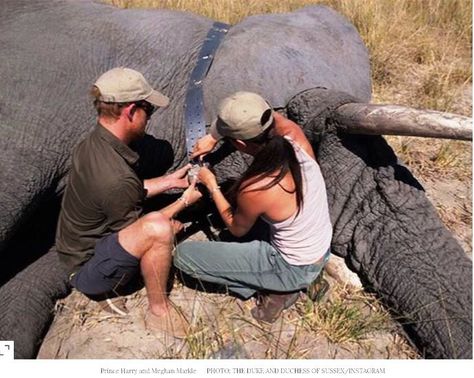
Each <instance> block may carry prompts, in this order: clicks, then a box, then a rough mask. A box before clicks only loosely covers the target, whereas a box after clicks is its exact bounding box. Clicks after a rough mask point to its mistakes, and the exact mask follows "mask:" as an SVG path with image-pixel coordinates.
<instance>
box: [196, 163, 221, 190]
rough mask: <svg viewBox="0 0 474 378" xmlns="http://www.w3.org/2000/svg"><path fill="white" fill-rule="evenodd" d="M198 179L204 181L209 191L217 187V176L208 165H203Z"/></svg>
mask: <svg viewBox="0 0 474 378" xmlns="http://www.w3.org/2000/svg"><path fill="white" fill-rule="evenodd" d="M198 180H199V182H201V183H203V184H204V185H205V186H206V188H207V189H208V190H209V191H212V189H213V188H215V187H217V180H216V176H215V175H214V173H212V172H211V170H210V169H209V168H207V167H201V169H200V170H199V172H198Z"/></svg>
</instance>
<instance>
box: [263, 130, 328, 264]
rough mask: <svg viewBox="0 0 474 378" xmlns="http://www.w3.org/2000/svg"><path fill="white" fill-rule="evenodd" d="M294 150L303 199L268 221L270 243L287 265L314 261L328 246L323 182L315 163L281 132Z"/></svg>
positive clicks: (326, 202) (326, 207)
mask: <svg viewBox="0 0 474 378" xmlns="http://www.w3.org/2000/svg"><path fill="white" fill-rule="evenodd" d="M285 138H286V139H287V140H288V141H289V142H290V143H291V145H292V146H293V149H294V150H295V154H296V158H297V159H298V161H299V163H300V167H301V176H302V180H303V203H302V206H301V209H300V212H299V213H298V211H297V212H296V213H295V214H293V215H292V216H291V217H289V218H288V219H286V220H284V221H282V222H271V221H269V220H268V219H266V218H265V217H262V218H263V219H264V220H265V221H266V222H267V223H268V224H269V225H270V232H271V240H270V243H271V244H272V246H273V247H274V248H276V249H277V250H278V251H279V252H280V253H281V254H282V257H283V258H284V259H285V260H286V261H287V262H288V263H289V264H291V265H309V264H313V263H314V262H316V261H318V260H319V259H320V258H321V257H322V256H323V255H324V253H325V252H326V251H327V250H328V249H329V246H330V244H331V239H332V225H331V220H330V218H329V209H328V200H327V195H326V186H325V184H324V179H323V176H322V174H321V169H320V168H319V165H318V163H317V162H316V161H315V160H314V159H313V158H312V157H311V156H309V155H308V154H307V153H306V151H304V150H303V149H302V148H301V147H299V146H298V145H297V144H296V143H295V142H294V141H293V140H292V139H291V138H289V137H287V136H285Z"/></svg>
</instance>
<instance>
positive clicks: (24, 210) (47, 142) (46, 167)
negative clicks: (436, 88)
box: [0, 0, 472, 358]
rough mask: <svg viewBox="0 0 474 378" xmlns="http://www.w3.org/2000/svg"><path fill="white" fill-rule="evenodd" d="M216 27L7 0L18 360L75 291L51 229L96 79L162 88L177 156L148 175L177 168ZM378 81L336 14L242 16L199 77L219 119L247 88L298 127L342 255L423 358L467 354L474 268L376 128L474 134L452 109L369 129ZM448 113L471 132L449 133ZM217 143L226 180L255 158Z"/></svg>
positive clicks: (10, 277) (73, 4)
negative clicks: (422, 122)
mask: <svg viewBox="0 0 474 378" xmlns="http://www.w3.org/2000/svg"><path fill="white" fill-rule="evenodd" d="M212 25H213V20H211V19H208V18H205V17H202V16H198V15H195V14H192V13H188V12H178V11H170V10H151V9H126V10H124V9H118V8H115V7H113V6H110V5H105V4H101V3H99V2H95V1H91V0H34V1H33V0H4V1H3V2H2V8H1V10H0V46H1V50H0V51H1V54H2V56H1V59H0V80H1V82H2V91H1V92H0V151H1V152H0V153H1V159H0V162H1V163H0V164H1V169H0V186H1V188H0V254H1V256H2V269H1V275H0V280H1V282H0V283H1V285H2V286H1V287H0V340H14V341H15V358H34V357H35V356H36V353H37V351H38V348H39V345H40V343H41V340H42V337H43V336H44V334H45V332H46V330H47V329H48V326H49V324H50V322H51V320H52V313H53V308H54V305H55V302H56V300H57V299H59V298H62V297H64V296H66V295H67V294H68V293H69V291H70V289H71V288H70V287H69V285H68V283H67V277H66V276H65V274H64V273H63V271H62V269H61V267H60V266H59V262H58V259H57V256H56V252H55V249H54V232H55V227H56V221H57V216H58V211H59V204H60V200H61V195H62V192H63V190H64V186H65V179H66V177H67V173H68V169H69V164H70V156H71V151H72V150H73V148H74V146H75V145H76V144H77V143H78V142H79V141H80V140H81V139H82V138H83V137H84V136H85V135H86V134H87V132H88V131H90V130H91V128H92V127H94V125H95V122H96V121H95V114H94V111H93V108H92V106H91V100H90V98H88V95H87V93H88V90H89V89H90V86H91V84H92V83H93V81H94V80H95V79H96V78H97V77H98V76H99V75H100V74H102V73H103V72H105V71H106V70H108V69H110V68H113V67H117V66H126V67H130V68H133V69H136V70H138V71H140V72H142V73H143V74H144V76H145V77H146V78H147V79H148V81H149V82H150V83H151V84H152V85H153V86H154V87H155V88H160V90H161V91H162V92H164V93H165V94H166V95H167V96H168V97H169V98H170V99H171V104H170V106H169V107H167V108H163V109H159V110H158V111H157V113H155V115H154V116H153V117H152V119H151V120H150V123H149V128H148V130H147V131H148V133H149V134H150V136H151V137H152V138H154V140H158V141H161V142H162V143H167V144H168V145H169V146H171V148H172V153H171V157H170V158H169V159H167V161H166V162H165V161H163V160H160V159H154V160H150V161H148V162H147V164H149V166H150V167H151V169H150V172H148V173H146V174H152V173H153V174H157V173H158V174H163V173H165V172H166V171H167V170H173V169H176V168H177V167H180V166H182V165H183V164H185V163H186V162H187V160H188V154H187V151H186V146H185V139H186V138H185V133H186V131H185V130H186V126H185V120H184V109H185V105H186V104H185V98H186V90H187V88H188V83H189V77H190V74H191V72H192V70H193V68H194V67H195V65H196V60H197V57H198V54H199V51H200V48H201V46H202V44H203V41H204V40H205V38H206V35H207V33H208V31H209V29H210V28H211V27H212ZM370 75H371V72H370V63H369V54H368V51H367V49H366V47H365V45H364V43H363V42H362V40H361V38H360V36H359V35H358V33H357V31H356V30H355V28H354V27H353V26H352V25H351V24H350V23H349V22H348V21H347V20H346V19H345V18H343V17H342V16H341V15H339V14H338V13H337V12H335V11H334V10H332V9H330V8H328V7H325V6H309V7H305V8H302V9H300V10H297V11H295V12H292V13H287V14H271V15H270V14H267V15H258V16H252V17H248V18H246V19H245V20H243V21H242V22H240V23H238V24H237V25H233V26H232V27H231V28H230V30H229V31H228V33H227V35H226V36H225V38H224V40H223V41H222V43H221V45H220V46H219V48H218V50H217V52H216V53H215V55H214V56H213V62H212V65H211V67H210V69H209V72H208V73H207V76H206V78H205V79H204V81H203V84H202V89H203V103H204V105H205V106H204V107H205V113H204V117H205V120H206V123H207V124H209V123H210V121H211V120H212V119H213V117H214V116H215V115H216V112H217V105H218V103H219V101H220V100H221V99H223V98H225V97H226V96H228V95H230V94H231V93H234V92H236V91H238V90H247V91H253V92H257V93H259V94H261V95H262V96H264V97H265V98H266V99H267V100H268V101H269V102H270V103H271V104H272V106H274V107H275V108H276V109H278V110H280V111H282V112H284V113H286V114H287V116H288V117H289V118H290V119H292V120H294V121H296V122H297V123H299V124H300V125H301V126H302V127H303V129H304V131H305V133H306V135H307V136H308V138H309V139H310V141H311V143H312V145H313V148H314V149H315V152H316V155H317V156H318V161H319V164H320V166H321V170H322V172H323V175H324V178H325V181H326V186H327V192H328V201H329V207H330V215H331V221H332V223H333V226H334V236H333V240H332V244H331V249H332V252H333V253H334V254H336V255H338V256H341V257H343V258H345V261H346V262H347V264H348V266H349V267H350V268H351V269H352V270H354V271H355V272H356V273H357V274H358V275H359V276H360V278H361V280H362V281H363V283H364V286H365V288H366V289H367V290H370V291H373V292H375V293H377V295H378V296H379V297H380V298H381V300H382V302H383V303H384V304H386V306H387V307H388V308H389V309H390V310H391V311H392V312H393V313H394V315H395V316H396V317H397V319H401V322H402V324H403V327H404V329H405V331H406V333H407V335H408V337H409V339H410V340H411V341H412V342H413V344H414V345H415V346H416V347H417V348H418V350H419V352H420V354H421V355H422V356H424V357H426V358H471V357H472V287H471V283H472V261H471V260H470V258H469V257H468V256H467V255H466V253H465V251H463V249H462V248H461V246H460V245H459V244H458V242H457V241H456V240H455V238H454V237H453V235H452V234H451V233H450V232H449V231H448V230H447V229H446V228H445V226H444V225H443V223H442V222H441V220H440V219H439V217H438V215H437V214H436V211H435V209H434V207H433V206H432V204H431V203H430V202H429V200H428V199H427V197H426V195H425V193H424V190H423V187H422V186H421V185H420V183H419V182H418V181H417V180H416V178H415V177H413V175H412V174H411V173H410V172H409V171H408V169H407V168H406V167H405V166H404V165H403V163H401V162H400V161H399V160H398V159H397V157H396V155H395V154H394V152H393V150H392V149H391V148H390V146H389V145H388V144H387V143H386V141H385V140H384V138H383V137H382V136H380V135H374V134H388V133H395V134H396V133H399V134H403V135H406V134H410V133H414V134H416V133H417V135H423V133H426V134H425V135H426V136H439V137H451V138H465V139H469V138H470V130H469V128H466V126H465V124H466V121H465V120H463V119H462V118H460V117H457V116H455V115H448V116H442V115H438V114H436V115H435V118H438V120H434V121H433V122H438V126H439V125H441V126H440V127H438V126H436V127H433V128H431V129H427V128H426V127H421V128H420V130H421V131H414V130H415V129H417V130H418V128H417V127H418V126H417V127H415V126H413V125H410V127H408V128H406V127H405V128H403V127H401V126H400V125H399V124H397V125H395V126H393V127H392V123H393V122H392V123H391V121H390V119H389V118H390V117H384V116H383V115H382V116H381V118H377V120H376V124H375V126H374V122H372V121H368V122H364V119H366V117H371V116H374V114H375V113H377V112H374V111H370V112H366V113H370V114H365V113H364V112H361V111H359V110H360V109H362V108H361V107H363V106H368V105H367V103H368V102H369V101H370V99H371V77H370ZM354 106H356V108H354ZM380 109H381V110H380V111H381V112H382V113H383V109H382V108H380ZM407 111H410V110H407ZM377 114H380V113H377ZM420 114H421V113H420ZM364 117H365V118H364ZM443 117H447V121H446V119H445V120H444V121H443V119H442V118H443ZM392 118H393V117H392ZM412 118H417V117H412ZM439 119H441V120H439ZM452 120H456V121H457V124H464V126H459V127H458V126H456V127H454V128H452V129H450V130H449V128H446V127H444V126H446V124H447V123H449V122H448V121H452ZM392 121H393V119H392ZM407 122H408V121H407ZM350 124H352V125H353V126H354V125H355V127H352V128H351V127H349V126H348V125H350ZM364 124H365V126H364ZM368 124H370V125H369V126H367V125H368ZM357 125H359V126H360V127H359V129H357V127H358V126H357ZM402 126H403V125H402ZM442 126H443V127H442ZM463 127H464V129H463ZM380 130H382V131H383V132H381V131H380ZM433 130H434V131H433ZM459 130H461V131H459ZM433 132H434V133H435V134H432V133H433ZM136 148H137V149H140V148H143V149H146V145H145V143H143V144H142V145H138V146H137V147H136ZM220 151H224V153H222V154H220V155H219V154H216V155H215V156H217V158H216V159H215V161H214V162H213V163H215V164H214V168H215V170H216V174H217V176H218V177H219V178H220V180H222V181H228V180H231V179H232V178H235V177H236V176H237V175H238V174H239V172H241V171H242V169H244V168H245V166H246V165H247V164H248V161H247V160H245V159H244V158H243V157H242V156H241V155H240V154H239V153H237V152H235V151H231V150H230V149H228V148H226V146H225V144H224V145H222V147H221V149H220ZM144 174H145V173H144Z"/></svg>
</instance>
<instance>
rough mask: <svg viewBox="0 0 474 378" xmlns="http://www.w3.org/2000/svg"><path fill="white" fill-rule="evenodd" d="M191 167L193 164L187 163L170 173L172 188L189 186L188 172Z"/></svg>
mask: <svg viewBox="0 0 474 378" xmlns="http://www.w3.org/2000/svg"><path fill="white" fill-rule="evenodd" d="M190 168H191V164H186V165H185V166H184V167H181V168H180V169H178V170H177V171H174V172H173V173H170V174H169V175H168V179H169V180H170V186H171V188H179V189H184V188H187V187H188V186H189V182H188V177H187V173H188V171H189V169H190Z"/></svg>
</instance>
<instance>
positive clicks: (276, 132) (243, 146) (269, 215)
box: [173, 92, 332, 323]
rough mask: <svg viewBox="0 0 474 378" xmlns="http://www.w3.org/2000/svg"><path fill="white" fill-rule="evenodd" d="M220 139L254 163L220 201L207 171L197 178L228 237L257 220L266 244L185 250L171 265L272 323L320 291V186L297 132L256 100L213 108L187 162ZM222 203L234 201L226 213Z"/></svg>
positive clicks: (325, 242)
mask: <svg viewBox="0 0 474 378" xmlns="http://www.w3.org/2000/svg"><path fill="white" fill-rule="evenodd" d="M219 138H225V139H226V140H227V141H229V142H230V143H232V144H233V145H234V147H236V148H237V149H238V150H240V151H241V152H243V153H246V154H249V155H252V156H253V157H254V159H253V162H252V163H251V165H250V166H249V168H248V169H247V171H246V172H244V173H243V175H242V177H241V178H240V179H238V180H237V182H236V183H235V184H234V186H233V187H232V188H231V195H230V196H227V194H226V195H225V194H224V193H222V191H221V190H220V187H219V186H218V184H217V179H216V177H215V176H214V174H213V173H212V172H211V171H210V170H209V169H208V168H206V167H202V168H201V169H200V171H199V173H198V178H199V180H200V181H201V183H203V184H204V185H205V186H206V188H207V189H208V191H209V193H210V194H211V197H212V199H213V201H214V203H215V205H216V208H217V210H218V211H219V213H220V215H221V217H222V220H223V221H224V223H225V224H226V226H227V228H228V230H229V231H230V232H231V233H232V234H233V235H234V236H236V237H240V236H243V235H245V234H246V233H247V232H248V231H249V230H250V229H251V228H252V226H253V225H254V224H255V222H256V221H257V219H258V218H261V219H262V220H264V221H265V222H266V223H268V225H269V228H270V240H269V241H262V240H254V241H252V242H246V243H225V242H198V241H190V242H184V243H182V244H180V245H179V246H178V248H177V250H176V254H175V257H174V261H173V263H174V265H175V266H176V267H177V268H178V269H180V270H181V271H183V272H185V273H186V274H188V275H190V276H192V277H194V278H196V279H198V280H203V281H209V282H213V283H218V284H223V285H225V286H226V287H227V288H228V290H229V291H231V292H233V293H235V294H237V295H239V296H240V297H242V298H244V299H247V298H250V297H252V296H254V295H256V296H257V305H256V306H255V308H253V309H252V311H251V313H252V316H253V317H254V318H255V319H257V320H259V321H263V322H268V323H272V322H274V321H275V320H276V319H277V318H278V317H279V316H280V314H281V312H282V311H283V310H284V309H287V308H289V307H290V306H292V305H293V304H294V303H295V302H296V300H297V299H298V297H299V295H300V291H302V290H304V291H306V292H307V294H308V296H309V297H310V298H311V299H313V300H317V299H319V298H320V297H321V296H322V295H323V294H324V292H325V290H327V282H325V281H324V280H322V279H321V278H320V277H321V272H322V269H323V267H324V265H325V264H326V262H327V260H328V258H329V246H330V243H331V238H332V225H331V221H330V219H329V210H328V201H327V197H326V187H325V184H324V179H323V177H322V174H321V170H320V168H319V165H318V163H317V162H316V159H315V155H314V152H313V149H312V147H311V144H310V143H309V141H308V140H307V139H306V137H305V135H304V133H303V131H302V130H301V128H300V127H299V126H298V125H297V124H296V123H294V122H292V121H290V120H288V119H286V118H285V117H283V116H282V115H280V114H278V113H277V112H275V111H273V109H272V108H271V107H270V105H269V104H268V103H267V102H266V101H265V100H264V99H263V98H262V97H261V96H259V95H258V94H256V93H251V92H237V93H235V94H233V95H232V96H229V97H227V98H225V99H224V100H223V101H222V102H221V103H220V105H219V109H218V115H217V118H216V119H215V120H214V121H213V123H212V125H211V130H210V134H209V135H207V136H205V137H203V138H201V139H200V140H199V141H198V142H197V143H196V146H195V149H194V152H193V157H196V156H200V155H203V154H205V153H207V152H209V151H211V150H212V149H213V148H214V146H215V145H216V143H217V140H218V139H219ZM226 197H227V198H235V201H234V205H233V206H232V205H231V204H230V203H229V201H228V200H227V198H226Z"/></svg>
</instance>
